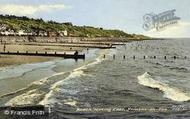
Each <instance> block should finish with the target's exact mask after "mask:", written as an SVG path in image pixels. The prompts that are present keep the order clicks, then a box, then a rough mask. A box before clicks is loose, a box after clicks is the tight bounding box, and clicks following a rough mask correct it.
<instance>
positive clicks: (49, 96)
mask: <svg viewBox="0 0 190 119" xmlns="http://www.w3.org/2000/svg"><path fill="white" fill-rule="evenodd" d="M102 53H104V52H102ZM102 61H103V59H102V57H101V55H100V56H99V57H97V58H96V59H95V61H94V62H91V63H88V64H86V65H84V66H81V67H79V68H76V69H74V70H73V71H72V72H71V73H70V75H69V76H68V77H67V78H66V79H64V80H61V81H58V82H56V83H55V84H53V85H52V87H51V89H50V90H51V91H50V92H49V93H47V94H46V95H45V98H44V99H43V100H42V101H41V102H40V103H39V104H42V105H49V104H54V103H57V101H56V100H55V99H54V98H53V97H54V96H53V95H54V94H55V93H56V92H60V91H62V89H60V86H61V85H63V84H64V83H65V81H66V80H69V79H72V78H76V77H80V76H82V75H83V76H84V75H86V74H84V72H83V69H87V68H88V67H91V66H94V65H96V64H99V63H101V62H102ZM65 104H68V105H75V104H76V101H74V102H73V101H67V102H65Z"/></svg>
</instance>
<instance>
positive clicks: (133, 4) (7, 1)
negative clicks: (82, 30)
mask: <svg viewBox="0 0 190 119" xmlns="http://www.w3.org/2000/svg"><path fill="white" fill-rule="evenodd" d="M189 6H190V0H27V1H26V0H0V14H11V15H17V16H28V17H33V18H43V19H44V20H46V21H47V20H53V21H57V22H72V23H73V24H75V25H80V26H83V25H86V26H94V27H103V28H106V29H120V30H123V31H125V32H127V33H135V34H143V35H148V36H151V37H183V38H184V37H189V38H190V7H189ZM173 9H175V10H176V12H175V15H176V16H178V17H180V20H179V21H178V24H176V25H173V26H167V27H165V29H163V30H161V31H156V30H155V29H152V30H150V31H146V30H144V29H143V27H142V26H143V24H144V20H143V16H144V15H145V14H148V13H154V14H159V13H162V12H164V11H168V10H173Z"/></svg>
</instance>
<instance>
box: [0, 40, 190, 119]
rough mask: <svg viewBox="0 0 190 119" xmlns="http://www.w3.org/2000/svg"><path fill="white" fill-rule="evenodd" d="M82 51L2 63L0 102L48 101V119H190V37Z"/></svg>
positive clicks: (129, 43)
mask: <svg viewBox="0 0 190 119" xmlns="http://www.w3.org/2000/svg"><path fill="white" fill-rule="evenodd" d="M82 53H85V54H86V59H85V60H78V61H75V60H73V59H62V58H58V59H55V60H53V61H48V62H43V63H35V64H23V65H16V66H11V67H6V68H1V69H0V95H1V96H0V106H9V105H45V106H46V107H49V108H50V114H49V118H50V119H190V39H163V40H144V41H132V42H127V43H123V45H118V46H116V48H115V49H88V50H84V51H83V52H82Z"/></svg>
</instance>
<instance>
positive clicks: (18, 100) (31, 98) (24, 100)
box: [5, 90, 44, 106]
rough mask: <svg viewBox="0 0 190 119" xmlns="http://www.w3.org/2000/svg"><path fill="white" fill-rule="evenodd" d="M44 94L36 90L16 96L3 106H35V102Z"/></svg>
mask: <svg viewBox="0 0 190 119" xmlns="http://www.w3.org/2000/svg"><path fill="white" fill-rule="evenodd" d="M43 94H44V92H41V91H37V90H30V91H28V92H26V93H23V94H22V95H19V96H16V97H14V98H13V99H11V100H9V101H8V102H7V103H6V104H5V105H6V106H10V105H11V106H13V105H29V104H35V102H37V101H39V100H40V97H41V96H42V95H43Z"/></svg>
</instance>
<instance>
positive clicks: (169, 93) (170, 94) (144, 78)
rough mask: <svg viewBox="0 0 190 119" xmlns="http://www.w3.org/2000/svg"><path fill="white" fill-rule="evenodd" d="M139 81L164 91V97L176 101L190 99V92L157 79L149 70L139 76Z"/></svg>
mask: <svg viewBox="0 0 190 119" xmlns="http://www.w3.org/2000/svg"><path fill="white" fill-rule="evenodd" d="M138 83H139V84H141V85H144V86H147V87H150V88H157V89H159V90H160V91H162V92H163V93H164V97H166V98H169V99H171V100H174V101H179V102H183V101H188V100H190V95H189V94H187V93H185V92H183V91H182V90H180V89H178V88H175V87H171V86H169V85H168V84H165V83H163V82H161V81H158V80H155V79H154V78H153V76H151V75H150V74H149V73H147V72H145V73H144V74H143V75H141V76H138Z"/></svg>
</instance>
